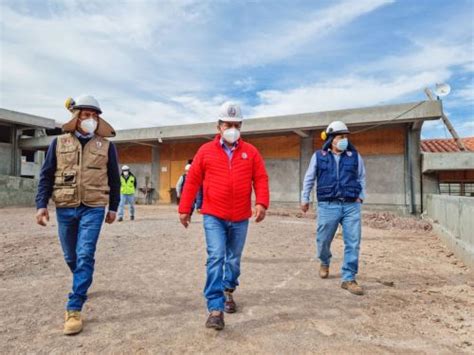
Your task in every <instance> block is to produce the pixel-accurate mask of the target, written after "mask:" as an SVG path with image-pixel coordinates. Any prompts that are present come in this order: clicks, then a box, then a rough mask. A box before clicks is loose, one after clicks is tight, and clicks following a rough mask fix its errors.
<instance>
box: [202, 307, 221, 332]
mask: <svg viewBox="0 0 474 355" xmlns="http://www.w3.org/2000/svg"><path fill="white" fill-rule="evenodd" d="M224 326H225V323H224V312H220V311H212V312H211V313H210V314H209V317H208V318H207V321H206V328H212V329H215V330H222V329H224Z"/></svg>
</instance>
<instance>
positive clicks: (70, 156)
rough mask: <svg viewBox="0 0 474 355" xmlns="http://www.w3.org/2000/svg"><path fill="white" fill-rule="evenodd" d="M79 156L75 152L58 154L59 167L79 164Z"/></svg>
mask: <svg viewBox="0 0 474 355" xmlns="http://www.w3.org/2000/svg"><path fill="white" fill-rule="evenodd" d="M78 160H79V155H78V153H77V152H76V151H75V150H74V151H72V152H59V154H58V165H59V164H61V165H74V164H78Z"/></svg>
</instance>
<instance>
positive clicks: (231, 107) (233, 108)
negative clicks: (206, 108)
mask: <svg viewBox="0 0 474 355" xmlns="http://www.w3.org/2000/svg"><path fill="white" fill-rule="evenodd" d="M242 120H243V117H242V112H241V111H240V106H239V105H238V104H236V103H234V102H225V103H224V104H222V106H221V108H220V111H219V121H224V122H242Z"/></svg>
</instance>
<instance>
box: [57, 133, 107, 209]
mask: <svg viewBox="0 0 474 355" xmlns="http://www.w3.org/2000/svg"><path fill="white" fill-rule="evenodd" d="M109 145H110V142H109V141H108V140H107V139H105V138H103V137H99V136H94V137H93V138H91V140H90V141H89V142H87V144H86V145H85V146H84V148H82V146H81V143H80V142H79V139H78V138H77V137H76V136H75V135H74V134H71V133H66V134H63V135H61V136H59V137H58V139H57V145H56V159H57V166H56V173H55V177H54V190H53V201H54V202H55V203H56V207H78V206H79V205H80V204H81V203H83V204H84V205H86V206H90V207H100V206H106V205H107V204H108V203H109V191H110V188H109V183H108V182H109V180H108V176H107V162H108V160H109V156H108V152H109Z"/></svg>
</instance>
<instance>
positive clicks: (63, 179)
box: [54, 171, 77, 186]
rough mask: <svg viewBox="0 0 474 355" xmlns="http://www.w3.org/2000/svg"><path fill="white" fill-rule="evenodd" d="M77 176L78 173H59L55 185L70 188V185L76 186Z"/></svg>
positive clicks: (55, 178) (55, 177) (56, 175)
mask: <svg viewBox="0 0 474 355" xmlns="http://www.w3.org/2000/svg"><path fill="white" fill-rule="evenodd" d="M76 176H77V172H76V171H63V172H59V173H58V172H57V173H56V174H55V175H54V184H55V185H60V186H65V185H66V186H70V185H75V184H76Z"/></svg>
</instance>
